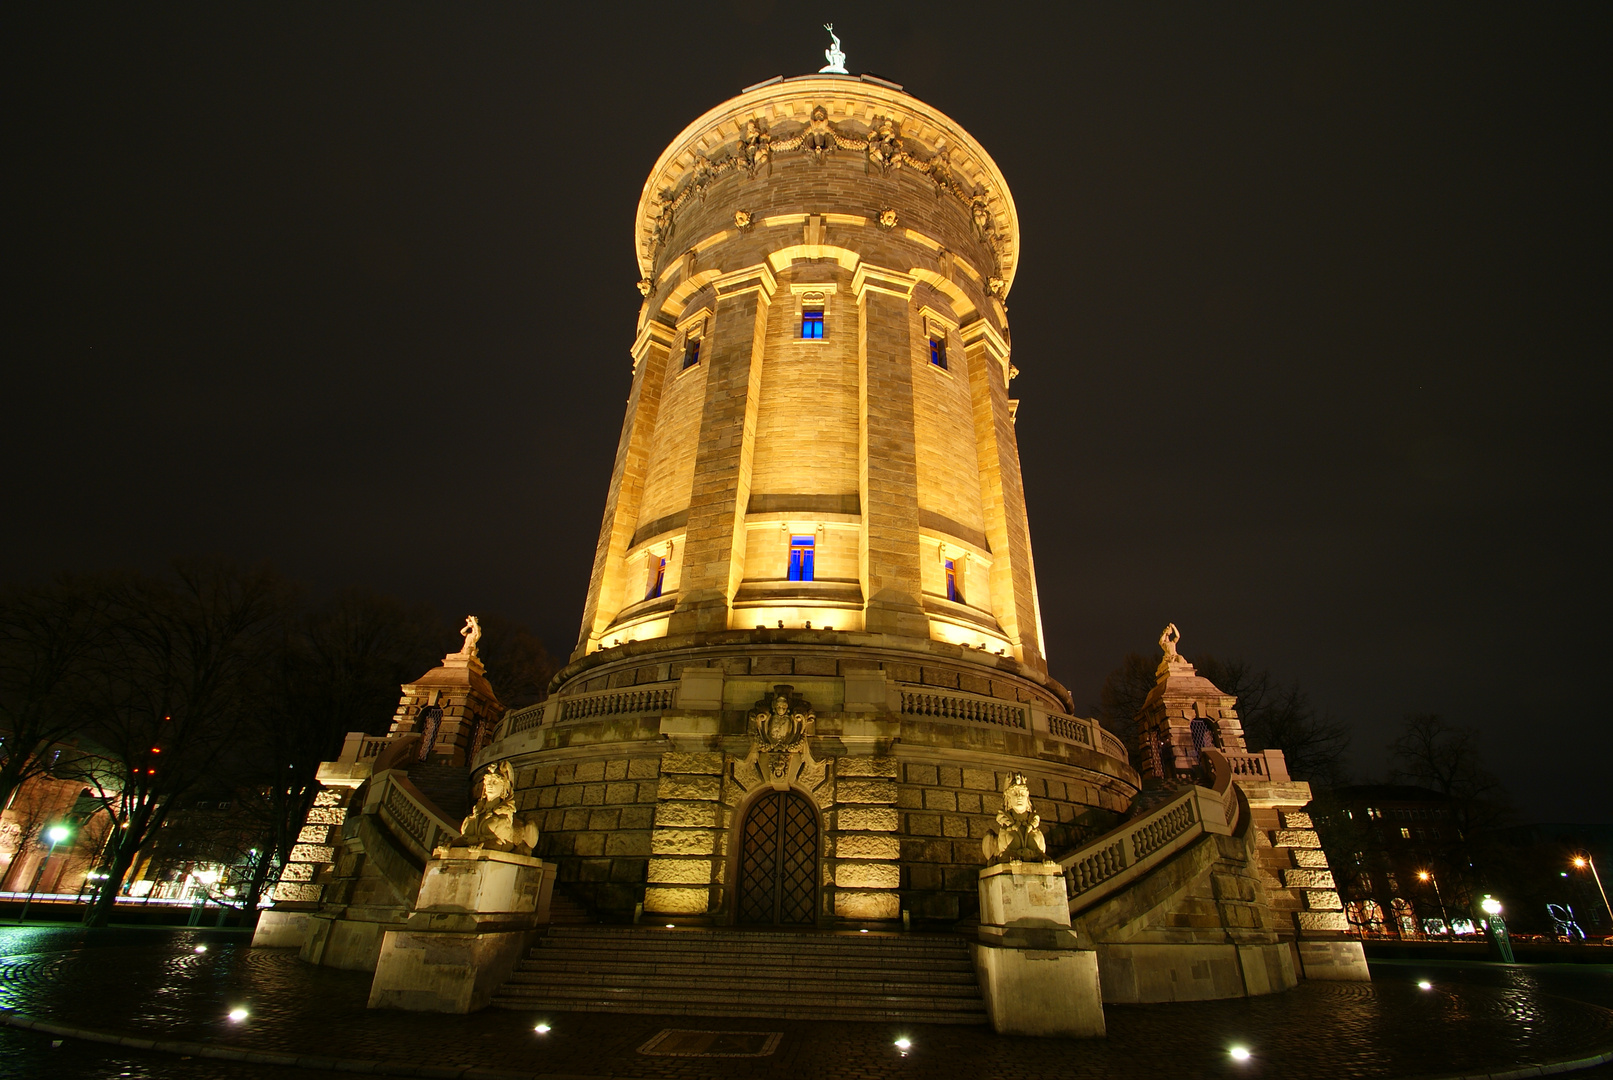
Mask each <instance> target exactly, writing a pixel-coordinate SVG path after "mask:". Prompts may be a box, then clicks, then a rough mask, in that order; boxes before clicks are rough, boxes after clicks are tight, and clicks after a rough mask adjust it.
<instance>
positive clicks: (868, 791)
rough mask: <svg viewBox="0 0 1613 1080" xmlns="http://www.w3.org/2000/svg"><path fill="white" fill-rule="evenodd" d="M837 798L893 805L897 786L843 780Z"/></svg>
mask: <svg viewBox="0 0 1613 1080" xmlns="http://www.w3.org/2000/svg"><path fill="white" fill-rule="evenodd" d="M835 796H836V797H837V798H838V799H839V800H840V801H841V802H843V803H893V802H895V801H896V784H895V782H894V781H891V780H841V781H840V782H839V783H837V784H836V785H835ZM713 798H715V796H713Z"/></svg>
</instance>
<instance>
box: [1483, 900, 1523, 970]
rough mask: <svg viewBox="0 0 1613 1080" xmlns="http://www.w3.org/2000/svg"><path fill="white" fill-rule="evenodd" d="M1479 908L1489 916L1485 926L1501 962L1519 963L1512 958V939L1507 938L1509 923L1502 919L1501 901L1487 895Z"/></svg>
mask: <svg viewBox="0 0 1613 1080" xmlns="http://www.w3.org/2000/svg"><path fill="white" fill-rule="evenodd" d="M1479 907H1481V908H1483V909H1484V914H1485V915H1486V916H1487V918H1486V919H1485V925H1486V927H1487V929H1488V930H1489V933H1490V940H1491V941H1492V942H1494V944H1495V949H1496V952H1498V953H1499V954H1500V955H1501V962H1502V963H1505V964H1513V963H1516V962H1517V961H1515V960H1514V959H1513V958H1512V939H1511V938H1510V937H1508V936H1507V923H1506V920H1505V919H1503V918H1501V901H1499V900H1497V899H1496V898H1495V897H1493V896H1491V895H1490V894H1489V893H1485V894H1484V898H1483V899H1482V900H1480V901H1479Z"/></svg>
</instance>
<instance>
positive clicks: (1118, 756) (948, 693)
mask: <svg viewBox="0 0 1613 1080" xmlns="http://www.w3.org/2000/svg"><path fill="white" fill-rule="evenodd" d="M633 225H634V232H633V243H634V251H635V255H636V256H637V259H638V267H639V273H640V280H639V282H638V287H639V291H640V293H641V294H642V296H643V304H642V306H641V308H640V310H639V315H638V321H637V333H636V336H635V338H634V341H633V343H632V348H631V352H632V386H631V391H630V394H629V397H628V403H627V411H626V417H625V420H624V423H623V427H622V435H621V440H620V443H619V445H618V449H617V454H616V460H615V467H614V470H613V472H612V476H611V482H610V488H609V491H608V493H607V495H606V502H605V513H604V520H603V522H602V525H601V529H600V534H599V542H598V546H597V548H596V552H595V557H594V563H593V571H592V575H591V577H590V580H589V587H588V594H587V600H586V604H585V608H584V612H583V620H582V627H581V631H580V633H579V636H578V641H577V646H576V649H575V651H574V652H573V653H572V656H571V662H570V663H569V665H568V666H567V667H566V668H565V669H564V670H563V671H561V672H560V673H559V675H557V676H556V679H555V682H554V684H553V686H552V696H551V697H550V699H549V700H548V701H547V702H546V703H544V704H543V705H540V706H535V707H533V708H532V709H528V710H523V711H520V712H517V713H513V714H511V715H510V716H509V717H507V718H506V719H505V721H504V723H503V725H502V727H501V729H500V732H499V738H498V739H497V740H496V741H495V742H494V743H493V745H492V746H490V747H489V748H488V749H487V751H485V752H484V753H483V755H482V756H481V757H480V758H479V761H480V762H481V763H486V762H489V761H492V760H505V759H508V760H510V761H511V762H512V764H513V766H514V767H515V770H516V771H515V775H516V777H517V782H518V785H519V786H520V787H521V788H522V789H523V798H524V799H525V800H526V802H527V803H528V804H530V805H533V806H535V807H537V808H538V809H540V810H542V811H544V813H545V822H544V839H543V841H542V844H543V851H544V853H545V855H546V857H553V858H555V859H556V861H557V862H558V863H559V864H560V870H561V881H562V882H563V883H564V882H567V881H568V880H569V881H570V882H571V883H572V887H573V888H574V889H575V890H576V891H577V892H578V893H579V894H580V895H582V897H583V898H584V899H585V900H586V901H587V902H589V903H592V904H594V905H595V906H597V907H600V908H602V909H606V910H616V911H623V912H625V911H630V910H632V908H633V906H634V905H635V904H636V903H642V904H643V906H644V910H645V911H647V912H652V913H655V914H657V916H668V917H674V918H683V919H688V920H691V921H715V922H728V921H737V922H762V923H781V922H782V923H792V922H794V923H801V922H806V923H813V924H822V923H825V922H833V921H835V920H853V921H868V920H875V921H877V920H883V919H895V918H898V917H899V916H900V914H901V912H903V911H904V910H905V911H907V912H909V913H910V915H911V916H912V917H914V918H919V919H925V918H932V919H953V920H955V919H957V918H959V917H963V916H966V915H968V914H969V913H970V911H971V910H972V908H973V905H974V902H975V901H974V897H975V878H974V868H975V867H976V866H978V864H979V863H980V862H981V860H982V856H981V854H980V850H979V845H980V837H981V836H982V835H984V833H983V830H984V829H985V828H987V827H988V826H989V824H990V822H991V818H992V815H993V814H995V812H996V810H997V809H998V808H999V806H1000V801H1001V797H1000V793H1001V791H1002V790H1003V785H1004V784H1005V783H1006V782H1007V778H1008V777H1010V776H1012V775H1014V774H1016V773H1023V774H1024V775H1025V776H1026V777H1027V778H1028V782H1029V783H1030V784H1031V787H1032V789H1033V794H1034V795H1035V796H1036V798H1037V800H1038V805H1039V806H1045V807H1046V808H1047V809H1046V810H1044V811H1043V813H1044V817H1045V820H1046V821H1047V822H1048V825H1049V830H1050V831H1049V837H1048V839H1049V842H1050V845H1051V847H1053V848H1057V847H1059V846H1060V845H1062V846H1064V847H1068V846H1070V845H1071V844H1073V843H1074V842H1075V841H1076V840H1078V839H1079V838H1080V837H1081V836H1083V835H1086V834H1087V833H1089V832H1090V831H1091V830H1093V829H1096V828H1098V827H1100V826H1104V825H1106V824H1108V823H1109V822H1111V821H1113V820H1114V818H1115V815H1116V814H1117V813H1118V812H1120V811H1122V810H1123V809H1124V808H1125V807H1126V806H1127V805H1128V803H1129V801H1130V798H1131V796H1132V795H1133V794H1134V793H1135V791H1136V788H1137V783H1138V778H1137V774H1136V773H1135V772H1134V771H1133V770H1132V769H1131V767H1130V766H1129V764H1128V763H1127V759H1126V753H1125V750H1124V748H1123V747H1121V746H1120V744H1119V742H1118V740H1116V739H1114V738H1113V736H1111V735H1109V734H1108V733H1106V732H1104V731H1103V730H1102V728H1101V727H1099V726H1098V724H1097V723H1096V722H1095V721H1092V720H1086V719H1081V718H1078V717H1076V716H1074V715H1072V709H1071V702H1070V698H1069V694H1068V693H1067V692H1066V691H1065V690H1064V688H1063V687H1062V686H1060V685H1059V684H1058V683H1057V682H1055V681H1053V680H1052V679H1050V678H1049V677H1048V674H1047V664H1046V660H1045V653H1044V648H1043V643H1042V633H1041V625H1040V615H1039V612H1038V600H1037V595H1036V583H1035V567H1034V562H1033V558H1032V554H1031V542H1030V531H1029V526H1028V524H1027V520H1026V511H1025V499H1024V492H1023V486H1022V482H1021V477H1020V466H1019V453H1018V447H1017V444H1016V441H1015V438H1014V415H1015V410H1016V408H1017V404H1018V403H1017V402H1016V401H1015V400H1013V399H1012V398H1010V396H1009V394H1010V389H1011V384H1012V379H1013V377H1014V375H1015V374H1017V372H1016V369H1015V368H1014V366H1013V364H1012V362H1011V360H1010V343H1011V337H1010V334H1009V328H1008V319H1007V312H1006V309H1005V307H1004V300H1005V298H1006V296H1007V295H1008V292H1009V290H1010V288H1011V287H1012V284H1013V280H1014V273H1015V269H1016V267H1017V264H1018V253H1019V222H1018V218H1017V215H1016V212H1015V209H1014V204H1013V198H1012V196H1011V195H1010V193H1009V190H1008V185H1007V184H1006V183H1005V182H1004V180H1003V177H1002V174H1001V172H1000V171H999V170H998V168H997V166H996V164H995V163H994V162H993V161H992V159H991V157H990V155H989V154H987V152H986V151H985V149H984V148H983V147H982V146H981V145H980V144H979V143H978V142H977V141H976V140H975V139H974V138H973V136H971V135H970V134H969V133H968V132H967V131H965V130H964V129H963V128H962V127H960V126H959V125H958V124H957V123H956V122H955V121H953V120H952V119H950V118H949V117H947V116H946V115H945V114H943V113H941V112H940V111H939V110H937V109H934V108H932V107H931V106H929V105H926V104H925V103H923V102H921V101H919V100H917V99H916V98H914V97H912V96H911V95H909V94H906V93H904V92H903V91H902V89H901V87H899V86H897V85H896V84H894V83H889V82H886V81H884V80H881V79H876V78H873V77H871V76H866V75H865V76H850V75H836V74H819V75H810V76H804V77H800V78H782V77H781V78H776V79H772V80H769V81H767V82H765V83H760V84H758V85H756V86H753V87H750V88H748V89H747V90H745V91H744V92H742V93H741V94H739V95H738V96H737V97H735V98H733V99H731V100H729V101H726V102H724V103H723V104H721V105H719V106H717V107H716V108H713V109H711V110H710V111H708V112H706V113H705V114H704V115H702V116H701V117H700V118H699V119H697V120H695V121H694V122H693V123H692V124H690V125H689V126H688V127H687V128H685V129H684V130H683V131H682V132H681V133H679V135H678V136H677V138H675V139H674V140H673V141H672V142H671V144H670V145H668V147H667V148H666V150H665V151H664V152H663V153H662V154H661V155H660V157H659V159H658V160H657V161H656V162H655V164H654V167H653V168H652V169H651V170H650V174H649V177H648V179H647V180H646V181H645V184H644V188H643V194H642V196H641V198H640V200H639V204H638V208H637V214H636V217H635V219H634V222H633ZM764 820H765V821H766V822H770V823H772V825H771V826H768V827H771V828H774V830H775V831H774V832H772V833H767V834H766V835H763V834H764V833H765V832H766V828H764V826H763V825H761V824H759V823H760V822H763V821H764ZM1055 822H1056V823H1055ZM790 823H793V824H790ZM791 830H793V831H791ZM908 840H911V841H913V843H911V844H909V843H906V842H905V841H908ZM785 862H788V864H789V866H790V867H791V868H792V869H791V870H790V873H788V874H787V873H785V872H784V871H783V870H781V869H780V868H781V867H782V866H783V865H784V863H785ZM964 871H967V873H965V872H964ZM791 874H793V875H794V877H793V878H792V877H791Z"/></svg>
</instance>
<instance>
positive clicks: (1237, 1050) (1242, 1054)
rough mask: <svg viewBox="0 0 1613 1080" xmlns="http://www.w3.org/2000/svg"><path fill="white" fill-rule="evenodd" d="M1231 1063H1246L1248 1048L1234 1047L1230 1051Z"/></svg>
mask: <svg viewBox="0 0 1613 1080" xmlns="http://www.w3.org/2000/svg"><path fill="white" fill-rule="evenodd" d="M1230 1053H1231V1054H1232V1060H1233V1061H1248V1060H1249V1048H1248V1047H1247V1046H1234V1047H1233V1048H1232V1050H1231V1051H1230Z"/></svg>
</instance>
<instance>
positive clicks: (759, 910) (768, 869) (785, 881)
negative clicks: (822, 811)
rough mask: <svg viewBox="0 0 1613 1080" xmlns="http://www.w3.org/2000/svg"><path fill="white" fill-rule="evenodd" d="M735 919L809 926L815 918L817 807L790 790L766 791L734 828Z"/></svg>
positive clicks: (764, 923) (816, 896)
mask: <svg viewBox="0 0 1613 1080" xmlns="http://www.w3.org/2000/svg"><path fill="white" fill-rule="evenodd" d="M739 836H740V839H739V880H738V882H737V883H736V893H737V896H736V901H735V921H736V922H738V923H740V924H742V925H750V926H813V925H815V924H816V923H817V921H818V812H817V809H816V808H815V807H814V806H813V805H812V802H811V800H809V799H808V798H807V797H806V796H804V795H802V794H800V793H799V792H795V791H769V792H767V793H766V794H764V795H761V796H759V797H758V798H757V799H756V801H754V802H752V803H751V804H750V809H749V810H747V811H746V812H745V823H744V825H743V826H742V827H741V828H740V834H739Z"/></svg>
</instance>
